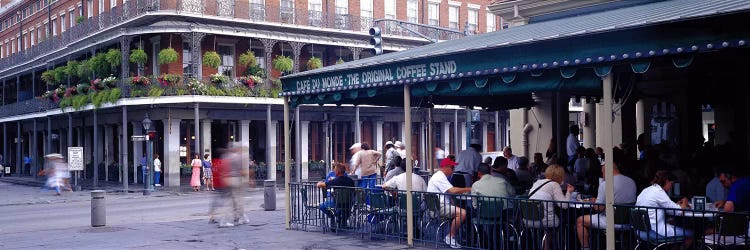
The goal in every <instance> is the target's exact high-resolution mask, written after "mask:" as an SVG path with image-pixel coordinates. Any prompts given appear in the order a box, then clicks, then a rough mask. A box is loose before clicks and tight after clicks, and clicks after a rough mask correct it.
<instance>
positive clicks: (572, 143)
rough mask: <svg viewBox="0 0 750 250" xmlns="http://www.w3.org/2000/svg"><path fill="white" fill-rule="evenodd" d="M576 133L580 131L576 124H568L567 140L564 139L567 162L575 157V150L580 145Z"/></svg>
mask: <svg viewBox="0 0 750 250" xmlns="http://www.w3.org/2000/svg"><path fill="white" fill-rule="evenodd" d="M578 133H580V129H579V128H578V125H573V126H570V134H568V138H567V140H565V148H566V149H567V153H568V162H571V161H573V159H575V158H576V156H577V155H578V154H577V153H576V150H577V149H578V147H579V146H581V144H579V143H578Z"/></svg>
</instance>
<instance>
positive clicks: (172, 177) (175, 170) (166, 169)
mask: <svg viewBox="0 0 750 250" xmlns="http://www.w3.org/2000/svg"><path fill="white" fill-rule="evenodd" d="M162 122H163V124H164V132H163V135H164V136H163V138H164V157H163V159H162V160H163V164H162V174H164V185H165V186H167V187H178V186H180V119H174V118H172V119H165V120H162ZM151 126H155V125H151Z"/></svg>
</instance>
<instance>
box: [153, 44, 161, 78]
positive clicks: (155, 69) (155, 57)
mask: <svg viewBox="0 0 750 250" xmlns="http://www.w3.org/2000/svg"><path fill="white" fill-rule="evenodd" d="M157 39H158V38H157ZM151 45H152V46H151V47H152V48H151V68H152V70H151V71H152V75H154V77H156V76H158V75H159V64H158V62H159V58H158V57H159V51H161V45H160V43H159V41H158V40H157V41H153V42H151Z"/></svg>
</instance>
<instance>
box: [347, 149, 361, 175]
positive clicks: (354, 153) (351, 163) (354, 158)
mask: <svg viewBox="0 0 750 250" xmlns="http://www.w3.org/2000/svg"><path fill="white" fill-rule="evenodd" d="M359 151H362V143H359V142H357V143H354V144H352V146H351V147H349V152H350V153H351V154H352V159H351V160H349V170H347V171H346V172H347V173H348V172H349V171H351V170H352V168H354V167H355V166H354V163H355V162H358V161H359V160H358V159H359V155H358V154H357V153H359ZM357 170H359V171H356V172H355V173H354V174H355V175H357V176H358V177H362V172H361V171H362V169H357Z"/></svg>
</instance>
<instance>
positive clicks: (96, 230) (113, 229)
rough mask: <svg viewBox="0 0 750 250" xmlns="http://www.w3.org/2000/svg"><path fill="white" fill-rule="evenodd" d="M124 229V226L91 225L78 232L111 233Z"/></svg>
mask: <svg viewBox="0 0 750 250" xmlns="http://www.w3.org/2000/svg"><path fill="white" fill-rule="evenodd" d="M122 230H125V228H124V227H92V228H86V229H83V230H81V231H79V232H81V233H112V232H119V231H122Z"/></svg>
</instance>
